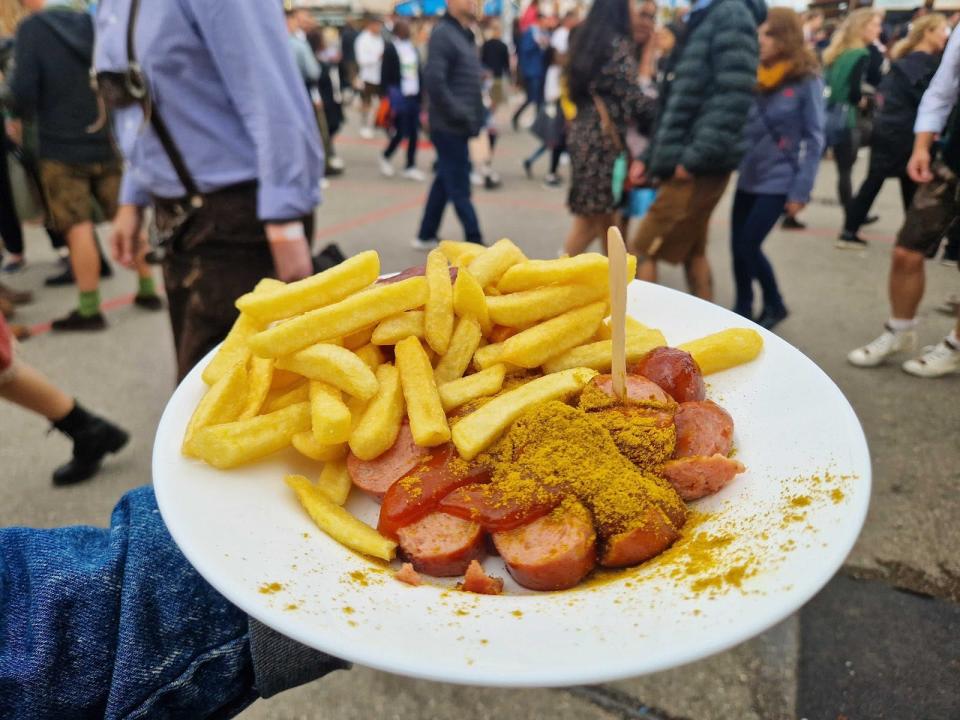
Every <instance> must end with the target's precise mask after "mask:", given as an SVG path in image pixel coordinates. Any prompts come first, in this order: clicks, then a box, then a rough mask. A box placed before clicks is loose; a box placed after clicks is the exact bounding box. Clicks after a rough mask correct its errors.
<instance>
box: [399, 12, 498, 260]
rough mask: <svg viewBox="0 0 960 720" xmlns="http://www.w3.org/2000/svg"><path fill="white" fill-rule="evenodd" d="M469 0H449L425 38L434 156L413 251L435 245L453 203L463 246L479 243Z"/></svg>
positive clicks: (476, 88)
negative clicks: (474, 200)
mask: <svg viewBox="0 0 960 720" xmlns="http://www.w3.org/2000/svg"><path fill="white" fill-rule="evenodd" d="M475 21H476V3H475V2H474V0H449V2H448V3H447V12H446V14H445V15H444V16H443V17H442V18H441V19H440V22H438V23H437V26H436V27H435V28H434V30H433V32H432V33H431V34H430V42H429V45H428V48H427V63H426V67H425V68H424V71H423V83H424V89H425V90H426V92H427V96H428V97H429V98H430V107H429V111H428V112H429V119H430V140H431V141H432V142H433V146H434V148H435V149H436V151H437V164H436V176H435V177H434V179H433V184H432V185H431V186H430V193H429V194H428V195H427V204H426V207H425V208H424V210H423V219H422V220H421V222H420V231H419V232H418V233H417V237H416V239H415V240H414V241H413V247H415V248H417V249H420V250H429V249H430V248H432V247H435V246H436V243H437V232H438V231H439V230H440V221H441V220H442V219H443V211H444V209H445V208H446V206H447V202H450V203H452V204H453V207H454V209H455V210H456V211H457V217H458V218H460V224H461V225H463V232H464V235H465V238H466V240H467V242H474V243H479V244H481V245H482V244H483V236H482V235H481V233H480V222H479V221H478V220H477V212H476V210H474V208H473V203H472V202H471V200H470V152H469V148H468V141H469V139H470V138H471V137H474V136H476V135H477V134H478V133H479V132H480V130H481V128H482V127H483V123H484V117H485V112H486V110H485V108H484V106H483V94H482V85H481V83H482V82H483V68H482V67H481V65H480V57H479V55H478V54H477V47H476V43H475V41H474V37H473V32H471V30H470V27H469V26H470V25H471V24H472V23H473V22H475Z"/></svg>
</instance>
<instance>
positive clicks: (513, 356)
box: [500, 302, 607, 368]
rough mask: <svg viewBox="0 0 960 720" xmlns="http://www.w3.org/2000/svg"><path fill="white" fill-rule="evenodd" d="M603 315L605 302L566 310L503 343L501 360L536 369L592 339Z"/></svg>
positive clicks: (605, 307)
mask: <svg viewBox="0 0 960 720" xmlns="http://www.w3.org/2000/svg"><path fill="white" fill-rule="evenodd" d="M606 312H607V304H606V303H605V302H595V303H591V304H589V305H586V306H584V307H582V308H577V309H576V310H568V311H567V312H565V313H564V314H563V315H558V316H557V317H555V318H551V319H550V320H546V321H544V322H542V323H540V324H539V325H534V326H533V327H532V328H528V329H527V330H523V331H522V332H519V333H517V334H516V335H514V336H513V337H511V338H509V339H507V340H505V341H504V343H503V350H502V351H501V353H500V357H501V359H502V360H505V361H506V362H510V363H513V364H514V365H519V366H520V367H525V368H534V367H538V366H539V365H542V364H543V363H544V362H546V361H547V360H548V359H550V358H552V357H554V356H555V355H559V354H560V353H562V352H565V351H566V350H569V349H570V348H574V347H576V346H577V345H580V344H581V343H584V342H586V341H587V340H589V339H590V338H592V337H593V334H594V333H595V332H596V331H597V327H598V326H599V325H600V322H601V320H603V316H604V314H605V313H606Z"/></svg>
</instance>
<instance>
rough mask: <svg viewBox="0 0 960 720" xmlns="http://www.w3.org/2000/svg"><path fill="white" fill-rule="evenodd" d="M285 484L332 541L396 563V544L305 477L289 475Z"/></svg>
mask: <svg viewBox="0 0 960 720" xmlns="http://www.w3.org/2000/svg"><path fill="white" fill-rule="evenodd" d="M284 482H285V483H286V484H287V487H289V488H290V489H291V490H293V492H294V493H295V494H296V496H297V499H298V500H299V501H300V504H301V505H302V506H303V508H304V510H306V511H307V514H308V515H310V517H311V518H312V519H313V522H315V523H316V524H317V527H319V528H320V529H321V530H323V531H324V532H325V533H326V534H327V535H329V536H330V537H331V538H333V539H334V540H336V541H337V542H338V543H340V544H341V545H346V546H347V547H348V548H350V549H352V550H356V551H357V552H361V553H363V554H365V555H372V556H373V557H377V558H380V559H381V560H386V561H387V562H389V561H391V560H393V558H394V556H395V555H396V553H397V544H396V543H395V542H393V541H392V540H388V539H387V538H385V537H384V536H383V535H381V534H380V533H378V532H377V531H376V530H374V529H373V528H372V527H370V526H369V525H367V524H365V523H362V522H360V520H358V519H357V518H355V517H354V516H353V515H351V514H350V513H349V512H347V511H346V510H344V509H343V508H342V507H340V506H339V505H337V504H335V503H334V502H332V501H331V500H330V499H329V498H328V497H327V496H326V495H325V494H324V493H323V492H322V491H321V490H320V488H318V487H317V486H315V485H314V484H313V483H311V482H310V481H309V480H307V479H306V478H305V477H304V476H303V475H287V476H286V477H285V478H284Z"/></svg>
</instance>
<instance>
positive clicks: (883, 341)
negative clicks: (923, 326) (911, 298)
mask: <svg viewBox="0 0 960 720" xmlns="http://www.w3.org/2000/svg"><path fill="white" fill-rule="evenodd" d="M916 343H917V334H916V333H915V332H914V331H913V330H904V331H902V332H896V333H895V332H892V331H891V330H890V329H889V328H887V329H885V330H884V331H883V335H881V336H880V337H878V338H877V339H876V340H873V341H872V342H869V343H867V344H866V345H864V346H863V347H858V348H857V349H856V350H852V351H851V352H850V354H849V355H847V361H848V362H849V363H850V364H851V365H856V366H857V367H876V366H877V365H880V364H881V363H882V362H883V361H884V360H886V359H887V358H888V357H890V356H891V355H893V354H895V353H898V352H903V351H909V350H913V348H914V347H915V346H916Z"/></svg>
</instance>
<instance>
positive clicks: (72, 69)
mask: <svg viewBox="0 0 960 720" xmlns="http://www.w3.org/2000/svg"><path fill="white" fill-rule="evenodd" d="M92 57H93V20H92V18H91V17H90V16H89V15H88V14H86V13H84V12H79V11H76V10H70V9H67V8H59V7H58V8H54V9H51V10H45V11H43V12H39V13H36V14H34V15H32V16H30V17H28V18H27V19H26V20H24V21H23V22H22V23H20V27H19V28H18V29H17V38H16V50H15V55H14V70H13V77H12V78H11V79H10V92H11V95H12V99H13V104H14V109H15V111H16V112H17V113H18V114H20V115H25V116H32V117H33V118H35V120H36V124H37V130H38V135H39V147H38V155H39V156H40V158H41V159H47V160H59V161H60V162H65V163H80V164H85V163H95V162H107V161H111V160H114V159H116V155H115V153H114V150H113V146H112V144H111V142H110V138H109V135H108V134H107V129H106V127H104V128H101V129H100V130H98V131H97V132H96V133H90V132H88V127H89V126H90V125H92V124H93V123H94V122H95V121H96V119H97V116H98V110H97V100H96V96H95V95H94V93H93V90H91V89H90V78H89V69H90V63H91V59H92Z"/></svg>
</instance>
